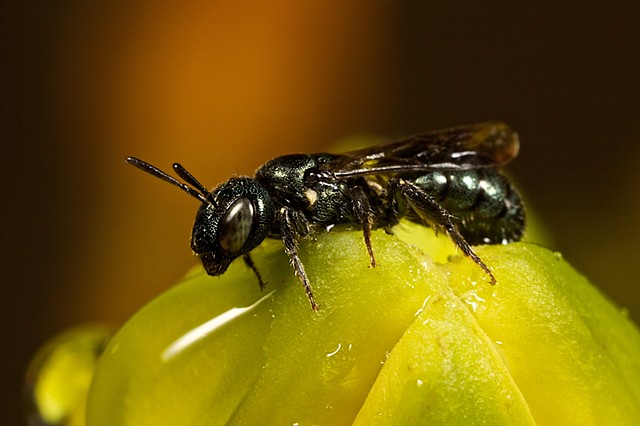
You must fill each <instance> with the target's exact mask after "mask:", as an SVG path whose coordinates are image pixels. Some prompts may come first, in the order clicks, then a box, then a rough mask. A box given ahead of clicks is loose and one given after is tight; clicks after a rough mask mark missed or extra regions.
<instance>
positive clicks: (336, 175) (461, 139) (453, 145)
mask: <svg viewBox="0 0 640 426" xmlns="http://www.w3.org/2000/svg"><path fill="white" fill-rule="evenodd" d="M518 149H519V141H518V136H517V134H516V133H515V132H514V131H513V130H511V129H510V128H509V126H507V125H506V124H504V123H502V122H496V121H493V122H485V123H480V124H473V125H466V126H459V127H453V128H449V129H445V130H438V131H432V132H428V133H424V134H421V135H417V136H413V137H410V138H407V139H403V140H400V141H396V142H393V143H389V144H383V145H379V146H373V147H369V148H365V149H360V150H356V151H351V152H344V153H340V154H329V153H318V154H292V155H284V156H281V157H276V158H274V159H272V160H270V161H268V162H267V163H266V164H264V165H263V166H262V167H260V168H259V169H258V170H257V172H256V173H255V176H254V177H246V176H240V177H233V178H231V179H229V180H228V181H227V182H225V183H223V184H221V185H220V186H218V187H217V188H215V189H213V190H211V191H209V190H207V189H206V188H205V187H204V186H203V185H202V184H201V183H200V182H199V181H198V180H197V179H196V178H195V177H193V175H192V174H191V173H189V172H188V171H187V170H186V169H185V168H184V167H183V166H182V165H180V164H178V163H175V164H173V170H174V171H175V173H176V174H177V176H178V177H180V178H181V179H182V181H183V182H181V181H179V180H178V179H176V178H174V177H172V176H171V175H169V174H167V173H165V172H163V171H161V170H160V169H158V168H156V167H155V166H152V165H151V164H149V163H146V162H144V161H142V160H139V159H137V158H134V157H128V158H127V160H126V161H127V162H128V163H129V164H131V165H133V166H135V167H137V168H139V169H141V170H143V171H145V172H147V173H149V174H151V175H153V176H155V177H157V178H160V179H162V180H164V181H165V182H168V183H170V184H172V185H175V186H177V187H178V188H180V189H181V190H182V191H184V192H186V193H187V194H189V195H190V196H192V197H193V198H195V199H197V200H198V201H199V202H200V208H199V209H198V212H197V214H196V218H195V222H194V225H193V231H192V235H191V249H192V250H193V252H194V253H195V254H196V255H197V256H198V257H199V258H200V260H201V261H202V264H203V266H204V269H205V270H206V272H207V273H208V274H209V275H212V276H219V275H221V274H223V273H224V272H225V271H226V270H227V268H228V267H229V264H230V263H231V262H232V261H233V260H235V259H236V258H238V257H242V258H243V260H244V262H245V263H246V264H247V266H248V267H249V268H251V269H252V270H253V272H254V273H255V275H256V277H257V279H258V283H259V284H260V286H261V288H262V287H264V282H263V280H262V278H261V276H260V273H259V271H258V269H257V267H256V265H255V264H254V262H253V260H252V258H251V256H250V252H251V251H252V250H253V249H254V248H255V247H257V246H258V245H259V244H260V243H262V241H264V239H265V238H278V239H281V240H282V242H283V244H284V251H285V253H286V254H287V256H288V257H289V259H290V261H291V265H292V267H293V269H294V272H295V274H296V275H297V276H298V278H299V279H300V282H301V283H302V286H303V287H304V290H305V292H306V294H307V297H308V298H309V303H310V304H311V309H312V310H314V311H316V310H318V304H317V303H316V300H315V297H314V295H313V291H312V287H311V283H310V282H309V278H308V277H307V273H306V272H305V268H304V265H303V264H302V261H301V260H300V257H299V255H298V240H299V239H300V238H302V237H305V236H308V235H310V234H313V233H315V232H323V231H325V230H326V229H330V228H331V227H332V226H333V225H337V224H355V225H357V226H358V227H359V228H361V229H362V233H363V240H364V246H365V248H366V250H367V253H368V257H369V263H370V265H371V266H372V267H375V266H376V259H375V255H374V250H373V247H372V246H371V231H372V230H374V229H377V228H383V229H385V230H386V231H387V232H389V233H391V232H392V231H391V230H392V228H393V227H394V226H395V225H396V224H398V222H399V221H400V219H401V218H406V219H408V220H411V221H413V222H417V223H421V224H424V225H427V226H431V227H433V228H434V229H435V230H436V231H444V232H445V233H446V234H447V235H448V236H449V237H450V238H451V240H452V241H453V242H454V243H455V245H456V246H457V247H458V248H459V249H460V251H462V253H464V254H465V255H466V256H468V257H469V258H470V259H471V260H473V261H474V262H475V263H476V264H477V265H478V266H479V267H480V268H482V270H483V271H484V272H485V273H486V274H487V276H488V278H489V280H490V282H491V284H495V282H496V280H495V277H494V275H493V273H492V272H491V270H490V269H489V267H488V266H487V265H486V264H485V263H484V262H483V261H482V259H480V257H479V256H478V255H477V254H476V253H475V252H474V250H473V248H472V245H478V244H506V243H509V242H512V241H517V240H519V239H520V238H521V237H522V235H523V232H524V228H525V214H524V207H523V204H522V201H521V198H520V195H519V194H518V191H517V190H516V189H515V188H514V186H513V185H512V184H511V183H510V182H509V180H508V179H507V178H506V177H505V176H504V175H503V174H502V173H501V172H500V170H499V168H500V167H502V166H504V165H505V164H507V163H508V162H510V161H511V160H512V159H513V158H515V157H516V156H517V154H518Z"/></svg>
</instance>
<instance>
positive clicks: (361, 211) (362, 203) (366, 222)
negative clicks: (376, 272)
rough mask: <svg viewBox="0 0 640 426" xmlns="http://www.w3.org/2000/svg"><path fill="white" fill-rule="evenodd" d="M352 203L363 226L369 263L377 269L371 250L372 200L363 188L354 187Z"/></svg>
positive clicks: (352, 189)
mask: <svg viewBox="0 0 640 426" xmlns="http://www.w3.org/2000/svg"><path fill="white" fill-rule="evenodd" d="M351 201H352V203H353V212H354V213H355V215H356V219H357V220H358V223H360V225H362V232H363V234H364V244H365V246H367V252H368V253H369V262H370V263H371V267H372V268H375V266H376V258H375V257H374V256H373V249H372V248H371V228H372V227H373V221H374V217H373V211H372V210H371V200H370V199H369V196H368V195H367V193H366V192H365V191H364V189H363V188H362V187H361V186H354V187H352V188H351Z"/></svg>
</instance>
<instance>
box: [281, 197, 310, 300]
mask: <svg viewBox="0 0 640 426" xmlns="http://www.w3.org/2000/svg"><path fill="white" fill-rule="evenodd" d="M276 220H277V222H278V227H279V229H280V235H281V236H282V242H283V243H284V251H285V253H286V254H287V256H289V260H290V262H291V266H292V267H293V269H294V271H295V274H296V275H297V276H298V278H299V279H300V282H301V283H302V287H304V291H305V292H306V293H307V297H308V298H309V303H311V309H312V310H314V311H317V310H318V304H317V303H316V300H315V298H314V297H313V291H312V290H311V284H310V283H309V278H308V277H307V273H306V272H305V270H304V265H303V264H302V261H301V260H300V256H298V241H297V239H298V237H300V236H304V235H306V234H307V233H308V232H309V228H308V223H307V220H306V218H305V217H304V216H302V215H301V214H300V213H298V212H297V211H295V210H293V209H291V208H289V207H282V208H281V209H280V210H279V211H278V213H277V218H276Z"/></svg>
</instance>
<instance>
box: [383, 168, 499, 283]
mask: <svg viewBox="0 0 640 426" xmlns="http://www.w3.org/2000/svg"><path fill="white" fill-rule="evenodd" d="M387 193H388V197H389V198H388V203H389V209H390V210H391V212H390V215H391V217H392V218H394V219H397V218H398V217H399V209H398V195H402V198H404V199H405V200H406V201H407V203H408V204H409V206H410V207H411V209H413V210H414V211H415V212H416V213H417V214H418V216H420V218H421V219H422V221H423V222H424V223H425V224H434V225H435V226H437V227H439V228H442V229H444V231H445V232H446V233H447V235H448V236H449V238H451V239H452V240H453V242H454V243H455V244H456V246H458V248H459V249H460V250H461V251H462V252H463V253H464V254H465V255H466V256H468V257H470V258H471V260H473V261H474V262H475V263H476V264H478V266H480V267H481V268H482V270H483V271H484V272H486V273H487V275H488V276H489V278H490V279H491V284H495V283H496V279H495V277H494V276H493V273H492V272H491V270H490V269H489V267H488V266H487V265H485V263H484V262H483V261H482V259H480V257H479V256H478V255H477V254H476V253H475V252H474V251H473V249H472V248H471V246H470V245H469V243H467V240H465V239H464V237H463V236H462V235H461V234H460V232H459V231H458V229H457V228H456V226H455V225H454V223H453V220H452V219H453V218H454V216H453V215H452V214H450V213H449V212H448V211H447V210H446V209H445V208H444V207H442V206H441V205H440V204H439V203H438V202H437V201H436V200H434V199H433V197H431V196H430V195H429V194H428V193H427V192H425V191H424V190H423V189H420V188H419V187H418V186H416V185H415V184H414V183H412V182H409V181H407V180H404V179H401V178H395V179H391V180H390V181H389V184H388V186H387Z"/></svg>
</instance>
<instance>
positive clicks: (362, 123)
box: [0, 0, 640, 424]
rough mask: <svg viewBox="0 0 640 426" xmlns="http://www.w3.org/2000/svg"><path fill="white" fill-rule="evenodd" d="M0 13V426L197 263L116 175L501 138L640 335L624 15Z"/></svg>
mask: <svg viewBox="0 0 640 426" xmlns="http://www.w3.org/2000/svg"><path fill="white" fill-rule="evenodd" d="M7 3H9V2H7ZM0 8H1V9H0V10H1V16H0V19H1V20H2V21H1V22H2V25H1V27H0V28H1V30H2V32H3V34H2V37H1V41H0V46H1V47H2V77H3V78H2V84H1V86H0V87H1V99H2V117H1V120H2V122H1V126H0V131H1V134H0V136H1V139H0V140H1V143H2V151H3V152H2V157H1V158H2V163H3V165H2V168H1V173H2V185H1V187H2V203H3V207H2V209H1V210H0V211H1V212H2V213H1V214H2V217H1V223H2V239H3V245H2V284H1V285H0V292H1V293H0V303H1V304H2V306H1V307H0V315H1V317H0V321H1V324H0V326H1V329H0V332H1V333H2V335H1V338H2V344H1V346H0V347H1V351H2V353H1V354H0V355H1V358H0V364H1V365H2V370H1V374H2V383H1V385H0V386H1V389H0V391H1V392H2V393H1V397H2V399H3V402H2V406H3V407H4V408H3V414H2V415H3V416H8V417H7V418H6V420H7V421H6V423H5V422H4V421H3V422H2V423H3V424H19V419H20V417H19V415H20V414H19V413H20V390H21V389H20V385H21V380H22V377H23V375H24V370H25V368H26V364H27V362H28V360H29V358H30V357H31V356H32V355H33V353H34V352H35V351H36V350H37V348H38V347H40V346H41V345H42V344H43V343H44V342H45V341H46V339H48V338H49V337H51V336H53V335H54V334H55V333H57V332H59V331H61V330H63V329H65V328H67V327H69V326H72V325H75V324H79V323H86V322H93V321H101V322H102V321H107V322H111V323H114V324H120V323H122V322H123V321H125V320H126V319H127V318H128V317H129V316H131V315H132V314H133V313H134V312H135V311H136V310H138V309H139V308H140V307H141V306H142V305H143V304H145V303H146V302H147V301H149V300H150V299H151V298H153V297H154V296H155V295H157V294H158V293H160V292H162V291H163V290H165V289H167V288H169V286H171V285H172V284H173V283H175V282H176V281H177V280H178V279H179V278H180V277H181V276H182V275H183V274H184V273H185V272H186V271H187V269H188V268H189V267H190V266H192V265H195V264H196V259H194V258H193V257H192V255H191V253H190V250H189V236H190V230H191V225H192V222H193V217H194V214H195V211H196V208H197V203H196V202H195V201H194V200H193V199H192V198H190V197H187V196H185V194H184V193H182V192H180V191H178V190H176V189H175V188H171V187H169V186H168V185H166V184H163V183H161V182H160V181H158V180H155V179H153V178H151V177H150V176H147V175H144V174H143V173H141V172H139V171H137V170H135V169H134V168H132V167H130V166H127V165H126V164H125V163H124V158H125V157H126V156H127V155H135V156H138V157H140V158H143V159H145V160H147V161H149V162H151V163H153V164H155V165H158V166H160V167H161V168H164V169H167V170H170V165H171V163H172V162H174V161H180V162H181V163H183V164H184V165H185V166H186V167H187V168H188V169H189V170H190V171H191V172H193V173H194V174H195V175H196V176H197V177H198V178H199V179H200V180H201V181H202V182H203V183H205V186H211V187H213V186H215V185H216V184H218V183H220V182H221V181H223V180H225V179H227V178H228V177H230V176H232V175H234V174H252V173H253V171H254V170H255V169H256V168H257V167H258V166H259V165H261V164H262V163H264V162H265V161H266V160H268V159H270V158H272V157H274V156H277V155H281V154H285V153H293V152H313V151H322V150H326V149H328V148H330V147H331V146H332V145H333V144H335V142H336V141H337V140H339V139H341V138H343V137H346V136H350V135H354V134H374V135H384V136H389V138H395V137H397V136H405V135H410V134H413V133H417V132H423V131H425V130H432V129H438V128H442V127H447V126H451V125H457V124H465V123H470V122H476V121H483V120H487V119H502V120H505V121H507V122H508V123H510V124H511V125H512V126H513V127H514V128H515V129H517V130H518V132H519V134H520V138H521V142H522V146H521V151H520V156H519V158H518V159H517V160H516V161H515V162H514V163H513V164H512V165H511V166H510V167H509V170H510V171H511V173H512V174H513V175H514V176H515V177H516V179H517V180H518V181H519V182H520V187H521V189H522V190H523V192H525V193H526V195H527V198H528V200H529V204H530V206H532V207H533V209H534V210H535V211H536V212H537V213H538V215H539V216H540V218H541V220H542V221H543V223H545V225H546V226H547V228H548V230H549V231H550V233H551V235H552V236H553V242H552V244H553V249H556V250H559V251H561V252H562V253H563V255H564V257H565V258H566V259H568V260H569V261H570V262H571V263H572V264H573V265H574V266H575V267H576V268H577V269H579V270H580V271H582V272H583V273H584V274H585V275H587V276H588V277H590V279H591V280H592V281H593V282H594V283H595V284H596V285H597V286H598V287H599V288H601V289H602V291H603V292H604V293H606V294H607V295H608V296H609V297H610V298H612V299H613V300H614V301H615V302H616V303H617V304H619V305H620V306H621V307H624V308H627V309H628V310H629V311H630V315H631V316H632V317H633V318H635V320H636V321H637V320H638V319H639V318H640V288H639V286H638V279H637V278H636V276H637V269H636V268H635V266H636V265H637V264H638V262H640V247H639V246H638V243H639V242H640V238H639V236H640V224H639V222H638V219H637V217H638V214H637V210H638V209H639V208H640V200H639V195H640V193H639V189H640V173H639V172H638V171H637V169H638V168H639V167H640V143H639V142H640V54H639V52H640V43H639V40H640V25H638V23H639V22H640V3H638V2H635V1H619V2H615V3H611V2H605V1H593V2H579V1H566V2H556V3H549V4H546V5H542V4H540V3H539V2H532V1H529V2H526V1H525V2H518V3H517V4H516V3H514V2H508V1H496V2H470V1H469V2H435V1H404V2H392V1H362V0H357V1H350V2H344V1H337V0H328V1H323V2H298V1H293V0H275V1H270V2H266V1H263V2H259V1H247V2H222V1H211V2H151V1H137V2H121V1H114V2H100V3H98V2H80V1H64V0H63V1H56V2H11V4H3V5H2V6H0ZM4 401H6V402H4Z"/></svg>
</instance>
